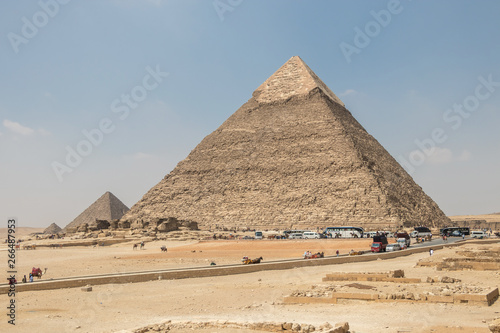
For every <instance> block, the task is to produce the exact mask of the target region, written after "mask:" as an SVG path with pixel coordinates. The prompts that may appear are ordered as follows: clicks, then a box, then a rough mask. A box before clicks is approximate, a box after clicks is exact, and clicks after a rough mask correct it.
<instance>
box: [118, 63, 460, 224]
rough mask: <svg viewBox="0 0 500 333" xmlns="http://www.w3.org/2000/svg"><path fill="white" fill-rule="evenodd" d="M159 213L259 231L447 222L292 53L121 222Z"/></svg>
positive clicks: (431, 201)
mask: <svg viewBox="0 0 500 333" xmlns="http://www.w3.org/2000/svg"><path fill="white" fill-rule="evenodd" d="M168 216H174V217H177V218H179V219H182V220H192V221H196V222H199V223H200V227H207V226H209V225H215V224H218V225H219V226H221V225H223V226H227V227H234V226H238V227H256V228H265V229H271V228H282V229H283V228H292V227H293V228H316V227H325V226H335V225H355V226H363V227H365V228H366V227H367V228H378V227H399V226H402V225H404V226H414V225H427V226H439V225H441V224H443V223H449V221H450V220H449V219H448V218H447V217H446V216H445V215H444V213H443V212H442V211H441V210H440V209H439V207H438V205H436V203H435V202H434V201H433V200H432V199H431V198H430V197H428V196H427V195H426V194H425V193H424V192H423V190H422V188H420V187H419V186H418V185H417V184H416V183H415V182H414V181H413V179H412V178H411V177H410V175H408V174H407V173H406V171H405V170H404V169H403V168H402V167H401V166H400V165H399V164H398V163H397V161H396V160H395V159H394V158H393V157H392V156H391V155H390V154H389V153H388V152H387V151H386V150H385V149H384V147H382V146H381V145H380V144H379V143H378V142H377V140H375V139H374V138H373V137H372V136H371V135H370V134H368V133H367V132H366V130H365V129H364V128H363V127H362V126H361V125H360V124H359V123H358V122H357V121H356V119H354V117H353V116H352V115H351V113H350V112H349V111H348V110H347V109H346V108H345V106H344V103H342V101H341V100H340V99H339V98H338V97H337V96H335V94H334V93H333V92H332V91H331V90H330V89H329V88H328V87H327V86H326V85H325V84H324V83H323V82H322V81H321V80H320V79H319V78H318V77H317V76H316V74H314V72H313V71H312V70H311V69H310V68H309V67H308V66H307V65H306V64H305V63H304V62H303V61H302V59H300V58H299V57H292V58H291V59H290V60H288V61H287V62H286V63H285V64H284V65H283V66H282V67H281V68H280V69H278V70H277V71H276V72H275V73H274V74H273V75H272V76H271V77H270V78H269V79H267V80H266V81H265V82H264V83H263V84H262V85H261V86H260V87H259V88H257V90H255V91H254V93H253V96H252V98H250V100H248V102H246V103H245V104H244V105H243V106H241V107H240V108H239V109H238V110H237V111H236V112H235V113H234V114H233V115H232V116H230V117H229V118H228V119H227V120H226V121H225V122H224V123H223V124H222V125H221V126H220V127H219V128H218V129H217V130H216V131H215V132H213V133H211V134H210V135H208V136H207V137H205V138H204V139H203V140H202V141H201V143H200V144H198V146H197V147H196V148H195V149H194V150H193V151H191V153H190V154H189V156H188V157H187V158H186V159H185V160H183V161H181V162H179V164H178V165H177V166H176V167H175V169H174V170H173V171H172V172H171V173H170V174H168V175H166V176H165V177H164V178H163V180H161V181H160V182H159V183H158V184H157V185H156V186H154V187H153V188H152V189H151V190H149V192H147V193H146V194H145V195H144V197H143V198H142V199H141V200H140V201H139V202H137V203H136V204H135V205H134V206H133V207H132V208H131V210H130V211H129V212H128V213H127V214H126V215H125V216H124V217H123V218H122V220H123V221H124V220H127V221H129V222H134V221H140V220H142V221H143V222H148V221H151V220H153V219H155V218H165V217H168Z"/></svg>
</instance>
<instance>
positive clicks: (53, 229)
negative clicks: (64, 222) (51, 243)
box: [43, 223, 62, 234]
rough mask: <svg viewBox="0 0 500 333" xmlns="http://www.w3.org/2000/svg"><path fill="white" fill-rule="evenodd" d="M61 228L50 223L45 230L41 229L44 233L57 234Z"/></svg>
mask: <svg viewBox="0 0 500 333" xmlns="http://www.w3.org/2000/svg"><path fill="white" fill-rule="evenodd" d="M61 231H62V229H61V227H59V226H58V225H57V224H55V223H52V224H51V225H49V226H48V227H47V228H45V230H44V231H43V233H44V234H57V233H58V232H61Z"/></svg>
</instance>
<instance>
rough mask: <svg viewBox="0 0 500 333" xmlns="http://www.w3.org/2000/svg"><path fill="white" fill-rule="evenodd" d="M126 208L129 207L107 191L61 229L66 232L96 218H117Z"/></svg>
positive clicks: (89, 222)
mask: <svg viewBox="0 0 500 333" xmlns="http://www.w3.org/2000/svg"><path fill="white" fill-rule="evenodd" d="M128 210H129V208H128V207H127V206H125V204H124V203H123V202H121V201H120V199H118V198H117V197H116V196H115V195H114V194H113V193H111V192H109V191H108V192H106V193H104V194H103V195H102V196H101V197H100V198H99V199H97V200H96V201H95V202H94V203H93V204H92V205H90V206H89V207H88V208H87V209H85V210H84V211H83V212H82V213H81V214H80V215H78V216H77V217H76V218H75V219H74V220H73V221H72V222H70V223H69V224H68V225H67V226H66V227H64V229H63V231H65V232H66V231H69V229H72V228H78V227H80V226H82V225H84V224H91V223H93V222H95V221H96V219H98V220H107V221H111V220H117V219H120V218H121V217H122V216H123V215H124V214H125V213H126V212H128Z"/></svg>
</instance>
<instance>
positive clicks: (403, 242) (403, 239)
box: [396, 238, 410, 250]
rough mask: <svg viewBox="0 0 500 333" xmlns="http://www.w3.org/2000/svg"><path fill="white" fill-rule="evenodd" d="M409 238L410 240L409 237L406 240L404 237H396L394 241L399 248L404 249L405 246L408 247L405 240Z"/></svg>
mask: <svg viewBox="0 0 500 333" xmlns="http://www.w3.org/2000/svg"><path fill="white" fill-rule="evenodd" d="M409 240H410V239H409V238H408V240H407V239H405V238H398V239H397V240H396V242H397V243H398V244H399V246H400V247H401V250H404V249H407V248H408V245H407V244H408V242H407V241H409Z"/></svg>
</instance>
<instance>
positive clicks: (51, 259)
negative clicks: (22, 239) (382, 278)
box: [0, 240, 500, 333]
mask: <svg viewBox="0 0 500 333" xmlns="http://www.w3.org/2000/svg"><path fill="white" fill-rule="evenodd" d="M367 241H368V242H369V240H346V241H342V240H318V241H313V240H296V241H211V242H155V243H147V244H146V249H145V250H142V251H141V250H136V251H133V250H132V246H131V244H119V245H113V246H109V247H100V248H99V247H96V248H92V247H73V248H70V247H68V248H62V249H57V250H56V249H48V248H45V249H43V248H39V249H37V250H34V251H20V252H19V253H18V259H19V270H29V269H31V267H32V266H34V265H36V266H40V267H47V268H48V273H47V275H46V276H45V277H44V279H45V278H51V277H52V278H55V277H60V276H69V275H88V274H95V273H107V272H116V271H120V272H125V271H137V270H144V269H160V268H168V267H180V266H186V267H189V266H204V265H207V263H208V262H209V261H212V260H214V261H216V262H217V263H218V264H222V263H240V259H241V257H242V256H243V255H248V256H250V257H257V256H263V257H264V260H266V259H267V260H271V259H280V258H299V257H301V255H302V253H303V252H304V251H305V250H310V251H313V252H316V251H325V253H326V254H333V253H334V252H335V251H336V250H337V249H339V250H340V251H341V252H343V253H346V252H348V251H349V250H351V249H355V250H356V249H366V246H367V245H366V244H365V242H367ZM163 244H166V245H167V246H168V248H169V251H168V253H166V254H165V253H161V252H160V251H159V247H160V246H161V245H163ZM2 246H4V245H2ZM475 247H476V248H477V247H478V246H475ZM489 247H490V246H489ZM0 249H5V248H4V247H3V248H2V247H0ZM192 251H196V252H192ZM1 253H6V252H3V251H2V252H0V254H1ZM454 253H455V249H444V250H439V251H436V252H435V255H434V256H433V257H432V258H429V254H427V253H422V254H415V255H411V256H407V257H401V258H397V259H390V260H378V261H373V262H366V263H351V264H341V265H330V266H319V267H305V268H297V269H291V270H282V271H264V272H258V273H251V274H242V275H233V276H222V277H209V278H194V279H183V280H161V281H153V282H146V283H134V284H121V285H98V286H94V287H93V291H92V292H82V291H81V290H80V289H79V288H74V289H61V290H51V291H36V292H22V293H17V294H16V304H17V309H16V323H17V325H16V326H15V327H12V326H11V325H8V324H7V319H6V316H5V315H3V316H2V317H3V319H1V321H0V332H33V331H36V332H119V331H122V330H125V331H130V330H132V329H134V328H139V327H143V326H147V325H150V324H154V323H161V322H164V321H167V320H172V321H214V320H228V321H233V322H266V321H271V322H285V321H287V322H298V323H309V324H314V325H320V324H322V323H324V322H330V323H337V322H345V321H347V322H349V324H350V326H351V332H357V333H375V332H388V333H396V332H412V333H416V332H425V333H428V332H429V333H430V332H450V333H451V332H464V333H472V332H478V333H482V332H484V333H486V332H489V330H488V329H487V323H488V322H489V321H491V320H492V319H493V318H496V317H500V302H499V301H497V302H496V303H495V304H493V305H492V306H490V307H484V306H474V305H454V304H421V303H418V304H417V303H407V304H397V303H365V302H345V304H338V305H325V304H317V305H284V304H282V301H283V297H284V296H287V295H289V294H291V293H292V292H293V291H296V290H307V289H310V288H311V287H312V285H328V283H327V282H321V279H322V277H324V276H325V275H326V274H327V273H331V272H386V271H390V270H394V269H404V270H405V273H406V276H407V277H420V278H426V277H427V276H431V277H437V276H444V275H446V276H451V277H455V278H459V279H462V281H463V283H465V284H474V285H477V286H481V287H497V286H498V285H499V283H500V276H499V274H498V272H492V271H484V272H481V271H477V272H474V271H457V272H439V271H436V270H435V269H434V268H428V267H415V266H416V263H417V262H418V261H419V260H437V261H439V260H442V258H444V257H449V256H453V255H454ZM3 279H4V278H3ZM8 301H9V298H8V297H7V295H0V304H1V305H2V308H4V309H5V310H4V311H5V312H6V305H7V304H8ZM215 331H217V332H231V331H232V332H244V331H243V330H213V329H212V330H202V331H200V332H215ZM178 332H181V331H180V330H179V331H178Z"/></svg>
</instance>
